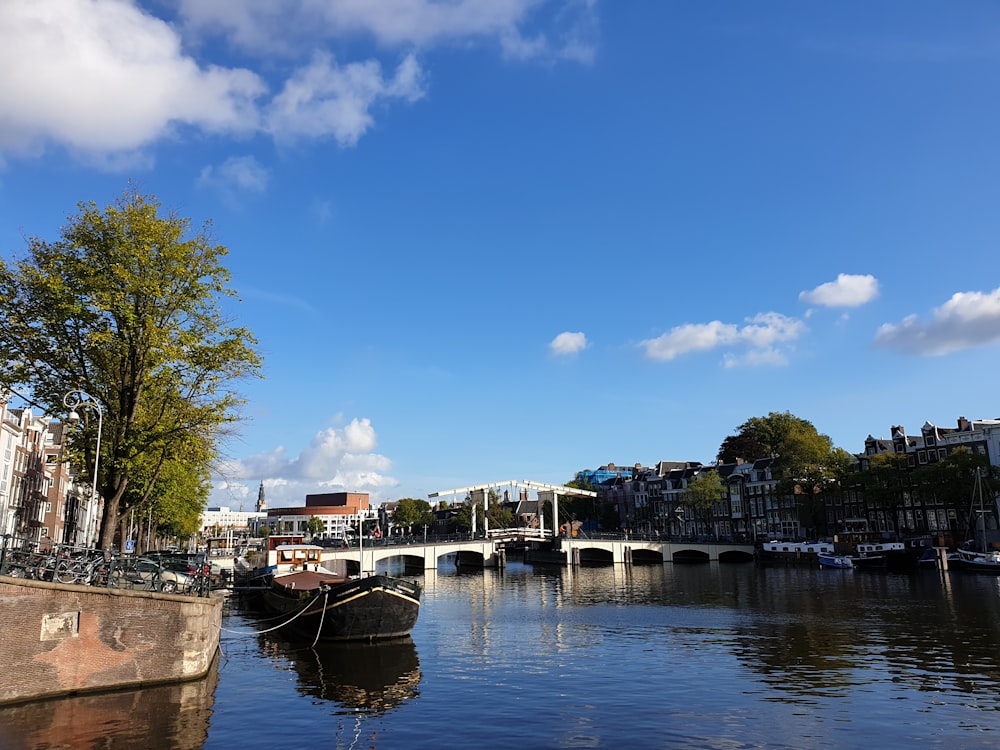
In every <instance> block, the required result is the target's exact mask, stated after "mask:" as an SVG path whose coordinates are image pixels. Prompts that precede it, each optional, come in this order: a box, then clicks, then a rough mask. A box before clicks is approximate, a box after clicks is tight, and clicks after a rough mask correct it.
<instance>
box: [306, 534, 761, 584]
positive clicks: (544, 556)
mask: <svg viewBox="0 0 1000 750" xmlns="http://www.w3.org/2000/svg"><path fill="white" fill-rule="evenodd" d="M522 550H523V551H526V559H527V560H528V561H529V562H544V563H553V564H563V565H573V566H576V565H612V564H613V565H632V564H663V563H676V562H711V561H721V562H749V561H751V560H753V556H754V548H753V545H750V544H733V543H728V542H686V541H671V540H646V539H634V538H632V539H629V538H622V539H588V538H581V537H577V538H567V537H560V538H557V539H552V538H551V537H545V536H544V535H543V534H539V533H538V532H537V531H532V530H531V529H497V530H494V531H492V532H491V533H490V536H489V537H487V538H483V539H469V540H455V541H428V542H413V543H410V544H379V545H376V546H364V547H362V548H361V549H359V548H357V547H353V548H349V549H332V550H324V552H323V560H324V561H326V560H347V561H349V562H350V563H353V565H352V566H351V567H352V568H354V569H355V570H362V571H363V572H365V573H371V572H384V570H385V568H387V567H388V565H389V564H390V563H394V564H398V563H400V562H401V563H402V564H403V565H404V566H405V567H406V568H408V569H411V570H416V569H419V570H432V569H436V568H437V567H438V564H439V563H440V562H441V560H442V559H443V558H446V557H448V556H449V555H453V556H454V558H455V561H456V564H457V565H459V566H460V567H461V566H469V567H480V568H483V567H485V568H501V567H503V566H504V565H506V561H507V554H508V553H511V554H514V553H515V551H516V554H518V555H520V554H521V552H522Z"/></svg>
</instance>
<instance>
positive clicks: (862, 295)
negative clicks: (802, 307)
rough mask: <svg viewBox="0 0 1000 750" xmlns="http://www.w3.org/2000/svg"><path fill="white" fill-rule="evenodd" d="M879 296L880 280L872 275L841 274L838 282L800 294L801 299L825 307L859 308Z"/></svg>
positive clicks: (822, 285)
mask: <svg viewBox="0 0 1000 750" xmlns="http://www.w3.org/2000/svg"><path fill="white" fill-rule="evenodd" d="M877 296H878V280H877V279H876V278H875V277H874V276H872V275H870V274H866V275H858V274H847V273H841V274H838V275H837V280H836V281H828V282H826V283H825V284H820V285H819V286H818V287H816V288H815V289H813V290H812V291H808V292H800V293H799V299H800V300H802V301H803V302H808V303H810V304H815V305H823V306H824V307H859V306H861V305H864V304H866V303H868V302H871V301H872V300H873V299H875V298H876V297H877Z"/></svg>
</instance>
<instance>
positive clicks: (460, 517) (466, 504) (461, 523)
mask: <svg viewBox="0 0 1000 750" xmlns="http://www.w3.org/2000/svg"><path fill="white" fill-rule="evenodd" d="M455 509H456V510H455V515H453V516H452V517H451V519H449V521H448V528H449V529H451V530H452V531H458V532H466V531H472V513H473V512H475V514H476V528H477V529H479V530H480V531H481V530H482V528H483V521H484V519H485V518H486V516H485V513H484V510H483V506H482V503H476V504H475V508H474V509H473V504H472V498H471V497H469V496H468V495H466V497H465V500H464V501H463V502H461V503H459V504H458V505H456V506H455Z"/></svg>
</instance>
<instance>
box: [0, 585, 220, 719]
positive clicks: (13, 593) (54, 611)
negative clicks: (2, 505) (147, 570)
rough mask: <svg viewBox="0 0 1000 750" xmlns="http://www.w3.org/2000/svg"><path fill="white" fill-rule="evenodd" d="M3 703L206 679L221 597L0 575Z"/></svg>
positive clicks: (217, 629) (214, 647)
mask: <svg viewBox="0 0 1000 750" xmlns="http://www.w3.org/2000/svg"><path fill="white" fill-rule="evenodd" d="M0 611H2V612H3V627H0V654H3V656H4V668H3V670H2V671H0V704H9V703H19V702H23V701H30V700H37V699H39V698H51V697H54V696H60V695H67V694H73V693H83V692H95V691H101V690H110V689H121V688H126V687H141V686H147V685H156V684H162V683H169V682H181V681H187V680H197V679H199V678H203V677H204V676H205V675H206V674H207V673H208V671H209V668H210V666H211V663H212V660H213V659H214V658H215V654H216V652H217V651H218V648H219V635H220V628H221V626H222V599H221V597H219V596H213V597H191V596H180V595H176V594H161V593H154V592H149V591H123V590H116V589H110V588H105V587H99V586H77V585H72V584H62V583H52V582H48V581H34V580H25V579H21V578H10V577H8V576H0Z"/></svg>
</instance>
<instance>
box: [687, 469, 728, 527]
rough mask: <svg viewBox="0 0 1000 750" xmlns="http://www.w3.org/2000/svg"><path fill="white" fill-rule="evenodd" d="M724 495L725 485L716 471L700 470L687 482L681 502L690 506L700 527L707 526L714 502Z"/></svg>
mask: <svg viewBox="0 0 1000 750" xmlns="http://www.w3.org/2000/svg"><path fill="white" fill-rule="evenodd" d="M724 497H726V485H725V484H724V483H723V481H722V477H720V476H719V472H717V471H711V470H709V471H702V472H700V473H699V474H698V475H697V476H696V477H695V478H694V479H692V480H691V481H689V482H688V486H687V490H686V491H685V492H684V499H683V501H682V502H683V504H684V505H687V506H688V507H689V508H691V510H692V512H693V513H694V517H695V518H696V519H698V521H699V522H700V523H701V526H702V528H708V527H709V526H710V525H711V521H712V511H713V509H714V508H715V504H716V503H718V502H719V501H720V500H722V499H723V498H724Z"/></svg>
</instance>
